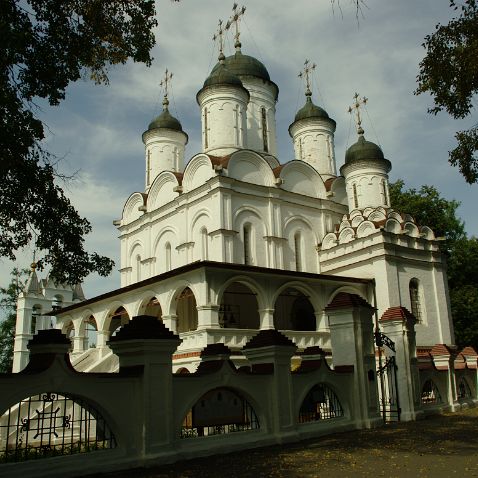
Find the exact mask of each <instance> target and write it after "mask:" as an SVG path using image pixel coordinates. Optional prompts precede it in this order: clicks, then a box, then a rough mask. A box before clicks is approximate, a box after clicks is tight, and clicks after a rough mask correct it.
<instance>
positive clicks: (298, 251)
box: [294, 232, 302, 272]
mask: <svg viewBox="0 0 478 478" xmlns="http://www.w3.org/2000/svg"><path fill="white" fill-rule="evenodd" d="M300 246H301V244H300V232H297V233H296V235H295V236H294V253H295V270H296V271H298V272H300V271H301V270H302V251H301V247H300Z"/></svg>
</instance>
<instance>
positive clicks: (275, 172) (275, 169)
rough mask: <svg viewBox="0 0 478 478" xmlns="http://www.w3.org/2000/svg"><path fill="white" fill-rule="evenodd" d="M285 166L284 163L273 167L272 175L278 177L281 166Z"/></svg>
mask: <svg viewBox="0 0 478 478" xmlns="http://www.w3.org/2000/svg"><path fill="white" fill-rule="evenodd" d="M284 166H285V164H281V165H280V166H277V168H274V169H273V170H272V172H273V173H274V176H275V177H276V178H278V177H279V176H280V173H281V171H282V168H283V167H284Z"/></svg>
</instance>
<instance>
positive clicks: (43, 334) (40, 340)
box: [28, 329, 71, 348]
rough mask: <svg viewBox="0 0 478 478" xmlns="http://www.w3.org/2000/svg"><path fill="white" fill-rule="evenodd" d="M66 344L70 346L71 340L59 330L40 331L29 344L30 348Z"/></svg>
mask: <svg viewBox="0 0 478 478" xmlns="http://www.w3.org/2000/svg"><path fill="white" fill-rule="evenodd" d="M48 344H64V345H70V344H71V342H70V339H69V338H68V337H67V336H66V335H65V334H63V333H62V332H61V330H59V329H48V330H39V331H38V333H37V334H36V335H34V336H33V338H32V339H31V340H30V341H29V342H28V348H31V347H32V346H33V347H34V346H35V345H48Z"/></svg>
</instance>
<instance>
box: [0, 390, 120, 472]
mask: <svg viewBox="0 0 478 478" xmlns="http://www.w3.org/2000/svg"><path fill="white" fill-rule="evenodd" d="M115 447H116V440H115V437H114V435H113V433H112V432H111V430H110V428H109V426H108V424H107V423H106V422H105V420H104V418H103V417H102V416H101V414H100V413H99V412H98V411H97V410H96V409H95V408H93V407H92V406H91V405H90V404H89V403H87V402H86V401H85V400H83V399H81V398H78V397H74V398H73V397H71V396H67V395H61V394H59V393H54V392H46V393H41V394H39V395H35V396H32V397H28V398H26V399H24V400H22V401H21V402H19V403H17V404H16V405H14V406H12V407H10V408H9V409H8V410H7V411H6V412H5V413H4V414H3V415H2V417H0V463H5V462H17V461H25V460H31V459H37V458H46V457H52V456H58V455H71V454H74V453H87V452H91V451H95V450H102V449H108V448H115Z"/></svg>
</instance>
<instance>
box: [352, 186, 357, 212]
mask: <svg viewBox="0 0 478 478" xmlns="http://www.w3.org/2000/svg"><path fill="white" fill-rule="evenodd" d="M352 188H353V192H354V206H355V209H358V196H357V185H356V184H355V183H354V184H353V185H352Z"/></svg>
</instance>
